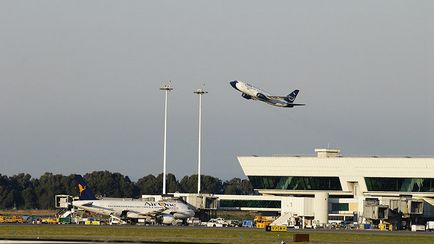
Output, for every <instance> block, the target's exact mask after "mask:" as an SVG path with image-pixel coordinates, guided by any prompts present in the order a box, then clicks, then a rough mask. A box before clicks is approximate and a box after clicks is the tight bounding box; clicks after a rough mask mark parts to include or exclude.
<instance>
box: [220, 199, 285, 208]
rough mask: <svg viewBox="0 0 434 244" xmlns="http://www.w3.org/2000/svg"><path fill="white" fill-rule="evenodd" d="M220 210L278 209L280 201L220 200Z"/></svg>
mask: <svg viewBox="0 0 434 244" xmlns="http://www.w3.org/2000/svg"><path fill="white" fill-rule="evenodd" d="M220 207H221V208H240V207H247V208H280V207H281V201H265V200H220Z"/></svg>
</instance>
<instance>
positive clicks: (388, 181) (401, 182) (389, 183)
mask: <svg viewBox="0 0 434 244" xmlns="http://www.w3.org/2000/svg"><path fill="white" fill-rule="evenodd" d="M365 182H366V186H367V188H368V191H398V192H434V179H430V178H383V177H365Z"/></svg>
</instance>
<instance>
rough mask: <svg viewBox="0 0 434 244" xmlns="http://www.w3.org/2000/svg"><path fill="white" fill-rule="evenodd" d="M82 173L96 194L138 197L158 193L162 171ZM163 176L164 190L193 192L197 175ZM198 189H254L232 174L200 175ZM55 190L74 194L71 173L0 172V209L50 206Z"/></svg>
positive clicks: (217, 191)
mask: <svg viewBox="0 0 434 244" xmlns="http://www.w3.org/2000/svg"><path fill="white" fill-rule="evenodd" d="M83 177H84V179H85V180H86V181H87V183H88V185H89V188H90V189H91V190H92V191H93V192H94V193H95V195H96V196H102V197H105V196H107V197H119V198H140V197H141V195H158V194H161V193H162V191H163V190H162V188H163V186H162V185H163V174H160V175H158V176H154V175H152V174H150V175H147V176H144V177H142V178H140V179H139V180H137V181H136V182H133V181H131V180H130V178H129V177H128V176H124V175H122V174H120V173H112V172H109V171H94V172H92V173H87V174H85V175H84V176H83ZM166 180H167V182H166V190H167V192H183V193H196V192H197V175H191V176H184V177H183V178H182V179H181V180H180V181H179V180H177V179H176V177H175V175H173V174H168V175H167V176H166ZM201 193H211V194H237V195H251V194H254V190H253V187H252V185H251V184H250V182H249V181H248V180H246V179H243V180H242V179H240V178H233V179H231V180H227V181H224V182H223V181H222V180H220V179H218V178H216V177H212V176H208V175H202V176H201ZM58 194H66V195H72V196H77V195H78V188H77V184H76V183H75V181H74V175H68V176H64V175H61V174H52V173H45V174H43V175H42V176H41V177H39V179H36V178H32V177H31V175H29V174H24V173H21V174H18V175H14V176H6V175H1V174H0V209H12V208H16V209H53V208H54V196H55V195H58Z"/></svg>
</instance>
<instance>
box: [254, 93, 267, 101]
mask: <svg viewBox="0 0 434 244" xmlns="http://www.w3.org/2000/svg"><path fill="white" fill-rule="evenodd" d="M256 96H257V97H258V98H260V99H263V100H266V99H267V97H266V96H265V95H264V94H262V93H260V92H258V93H257V94H256Z"/></svg>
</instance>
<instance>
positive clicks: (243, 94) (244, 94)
mask: <svg viewBox="0 0 434 244" xmlns="http://www.w3.org/2000/svg"><path fill="white" fill-rule="evenodd" d="M241 96H242V97H244V98H245V99H252V97H251V96H250V95H247V94H246V93H242V94H241Z"/></svg>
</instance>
